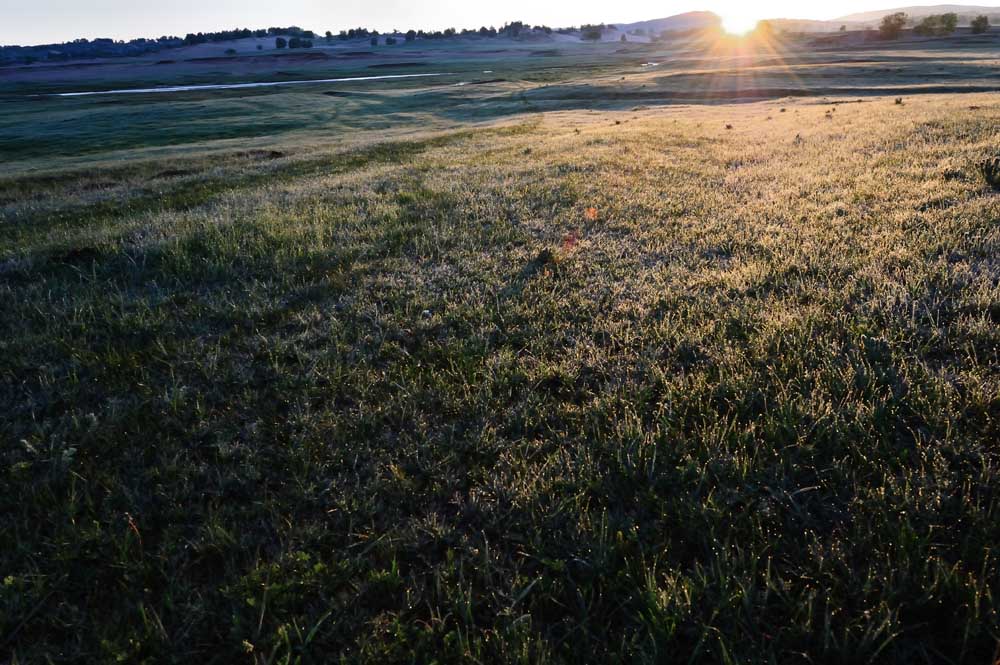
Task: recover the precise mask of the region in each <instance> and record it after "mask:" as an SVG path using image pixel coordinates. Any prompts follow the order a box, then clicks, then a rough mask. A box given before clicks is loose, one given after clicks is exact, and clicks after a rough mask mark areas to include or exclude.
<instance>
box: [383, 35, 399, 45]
mask: <svg viewBox="0 0 1000 665" xmlns="http://www.w3.org/2000/svg"><path fill="white" fill-rule="evenodd" d="M385 45H386V46H395V45H396V38H395V37H386V38H385Z"/></svg>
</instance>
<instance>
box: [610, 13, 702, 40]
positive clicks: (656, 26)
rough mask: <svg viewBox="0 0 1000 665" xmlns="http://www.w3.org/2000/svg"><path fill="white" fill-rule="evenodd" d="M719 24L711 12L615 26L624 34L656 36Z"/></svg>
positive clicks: (678, 15)
mask: <svg viewBox="0 0 1000 665" xmlns="http://www.w3.org/2000/svg"><path fill="white" fill-rule="evenodd" d="M721 23H722V19H720V18H719V16H718V15H717V14H714V13H712V12H687V13H685V14H676V15H674V16H668V17H667V18H657V19H652V20H649V21H638V22H636V23H616V24H615V25H616V26H618V28H619V29H620V30H623V31H625V32H630V33H631V32H638V31H643V32H645V33H646V34H651V35H658V34H661V33H664V32H686V31H688V30H702V29H704V28H715V27H718V26H719V25H721Z"/></svg>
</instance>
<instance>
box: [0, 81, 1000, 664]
mask: <svg viewBox="0 0 1000 665" xmlns="http://www.w3.org/2000/svg"><path fill="white" fill-rule="evenodd" d="M829 101H830V102H831V103H817V102H816V101H811V100H802V101H799V102H790V101H788V100H784V101H782V102H774V103H759V104H742V105H731V106H702V107H697V108H693V107H689V108H683V109H660V110H633V111H615V112H588V111H585V110H584V111H579V112H572V111H570V112H562V113H552V114H544V115H540V114H532V115H531V116H530V117H528V118H519V119H518V121H517V122H514V123H512V124H511V126H509V127H500V128H498V127H475V128H466V129H464V130H463V131H461V132H440V133H439V134H438V135H436V136H433V137H431V136H423V137H419V138H413V139H410V140H396V141H392V142H383V143H381V144H377V143H375V142H371V143H368V144H365V145H362V146H357V147H355V148H352V149H350V150H341V149H336V148H331V147H328V146H326V145H324V144H318V145H314V146H313V147H312V150H310V151H309V152H308V153H306V154H298V153H297V152H296V149H297V148H299V147H300V145H301V144H298V143H291V144H290V145H289V146H286V147H282V146H281V145H276V146H272V145H270V144H268V150H266V151H253V150H251V149H250V148H252V147H253V146H252V145H251V143H252V142H249V141H248V142H247V143H248V145H244V146H241V147H240V149H239V150H233V151H231V152H230V153H228V154H225V155H220V154H216V155H208V156H197V157H186V158H170V159H150V158H149V155H146V156H145V157H146V158H145V159H144V160H142V161H134V162H127V163H125V164H120V165H117V166H112V165H109V166H106V167H104V168H90V169H87V170H85V171H78V172H70V173H65V174H61V175H57V174H49V173H47V174H44V175H37V174H36V175H31V176H25V177H20V178H11V177H7V178H4V179H2V180H0V202H2V205H3V207H2V208H0V211H2V212H0V214H2V224H0V403H2V404H3V405H4V408H3V409H0V533H2V534H3V535H4V543H3V547H0V571H2V573H0V575H2V577H0V650H2V651H3V652H4V653H10V654H14V655H13V656H12V657H13V658H16V661H17V662H47V661H49V660H51V661H53V662H60V661H77V662H171V661H174V662H199V663H201V662H255V663H267V662H290V663H291V662H302V663H311V662H331V661H332V662H337V661H341V660H342V661H344V662H371V663H389V662H399V663H409V662H418V663H424V662H434V661H437V662H488V663H510V662H521V663H545V662H548V663H556V662H559V663H562V662H566V663H570V662H575V663H584V662H586V663H591V662H650V663H654V662H668V663H670V662H695V663H725V662H729V663H785V662H814V663H815V662H822V663H862V662H892V663H915V662H942V660H943V659H946V660H944V662H956V663H976V664H980V663H988V662H990V661H991V659H992V658H993V657H994V655H995V650H996V644H997V636H998V634H1000V620H998V613H997V612H998V607H997V598H998V597H1000V596H998V594H1000V561H998V559H997V557H996V554H995V552H994V550H993V546H994V544H995V543H996V542H998V540H1000V521H998V520H997V519H996V516H997V514H998V511H1000V493H998V492H997V487H998V483H1000V460H998V455H997V450H996V445H995V443H996V441H997V440H998V439H1000V420H998V419H1000V402H998V398H997V396H998V395H1000V371H998V367H1000V358H998V351H997V349H998V348H1000V273H998V268H997V258H996V257H997V255H998V252H1000V226H998V223H997V220H998V219H1000V196H997V195H996V194H995V193H993V192H992V191H991V190H990V189H989V188H987V187H986V186H985V184H984V183H983V181H982V179H981V176H980V175H979V172H978V170H977V165H978V164H980V163H981V162H982V160H983V158H984V157H985V156H987V155H989V154H992V153H994V152H995V151H996V150H997V147H998V142H1000V136H998V132H997V127H998V126H1000V105H998V104H997V101H996V99H995V98H994V97H991V96H977V97H972V96H966V97H922V98H919V99H913V100H907V103H906V104H904V105H896V104H894V103H893V100H892V98H869V99H867V100H866V101H865V102H864V103H850V104H847V103H843V104H837V105H836V106H834V105H833V103H832V102H833V101H838V102H839V101H847V100H829ZM851 101H852V102H856V100H851ZM970 106H975V107H976V108H975V109H972V108H970ZM833 109H835V110H833ZM727 126H728V127H729V129H727ZM275 150H277V151H278V152H281V154H275V152H274V151H275Z"/></svg>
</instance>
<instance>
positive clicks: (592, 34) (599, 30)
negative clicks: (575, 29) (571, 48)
mask: <svg viewBox="0 0 1000 665" xmlns="http://www.w3.org/2000/svg"><path fill="white" fill-rule="evenodd" d="M603 33H604V26H603V25H585V26H583V27H581V28H580V38H581V39H583V40H584V41H587V42H599V41H601V35H602V34H603Z"/></svg>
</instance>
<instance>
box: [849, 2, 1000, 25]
mask: <svg viewBox="0 0 1000 665" xmlns="http://www.w3.org/2000/svg"><path fill="white" fill-rule="evenodd" d="M896 12H903V13H905V14H907V15H909V16H910V17H912V18H923V17H925V16H930V15H932V14H946V13H949V12H953V13H955V14H958V15H959V16H960V17H970V16H979V15H980V14H986V15H987V16H998V17H1000V7H981V6H976V5H933V6H929V7H897V8H896V9H881V10H878V11H871V12H860V13H857V14H848V15H847V16H842V17H840V18H838V19H836V20H835V22H840V23H876V22H878V21H881V20H882V19H883V18H884V17H886V16H888V15H890V14H895V13H896Z"/></svg>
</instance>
